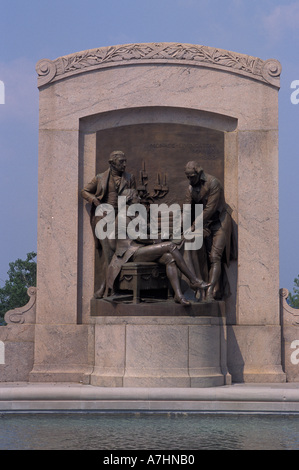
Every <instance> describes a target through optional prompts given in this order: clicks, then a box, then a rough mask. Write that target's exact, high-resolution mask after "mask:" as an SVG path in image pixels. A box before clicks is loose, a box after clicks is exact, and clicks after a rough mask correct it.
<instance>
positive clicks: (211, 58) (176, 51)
mask: <svg viewBox="0 0 299 470" xmlns="http://www.w3.org/2000/svg"><path fill="white" fill-rule="evenodd" d="M132 63H134V64H138V63H178V64H186V65H192V66H202V67H212V68H220V69H223V70H229V71H231V72H234V73H237V74H241V75H247V76H251V77H252V78H255V79H257V80H260V81H262V82H265V83H269V84H271V85H274V86H276V87H278V88H279V86H280V80H279V77H280V73H281V65H280V63H279V62H278V61H277V60H276V59H268V60H266V61H263V60H261V59H259V58H257V57H252V56H248V55H245V54H237V53H236V52H231V51H226V50H223V49H218V48H214V47H207V46H199V45H192V44H180V43H159V44H156V43H150V44H126V45H121V46H111V47H101V48H98V49H90V50H86V51H82V52H77V53H75V54H71V55H67V56H64V57H59V58H58V59H55V60H50V59H42V60H40V61H38V63H37V64H36V71H37V74H38V86H39V87H41V86H43V85H46V84H48V83H50V82H53V81H55V80H59V79H62V78H65V77H67V76H70V75H74V74H78V73H82V72H88V71H91V70H95V69H98V68H105V67H110V66H115V65H127V64H132Z"/></svg>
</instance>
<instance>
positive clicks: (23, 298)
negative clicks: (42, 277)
mask: <svg viewBox="0 0 299 470" xmlns="http://www.w3.org/2000/svg"><path fill="white" fill-rule="evenodd" d="M35 258H36V253H35V252H34V251H32V252H30V253H27V257H26V259H25V260H22V259H20V258H18V259H17V260H16V261H14V262H12V263H9V270H8V272H7V275H8V279H7V280H6V281H5V284H4V287H2V288H0V324H1V322H3V319H4V315H5V313H6V312H7V311H8V310H12V309H14V308H17V307H23V305H26V304H27V303H28V301H29V296H28V294H27V289H28V288H29V287H34V286H36V261H35Z"/></svg>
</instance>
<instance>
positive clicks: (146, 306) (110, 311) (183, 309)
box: [90, 295, 225, 317]
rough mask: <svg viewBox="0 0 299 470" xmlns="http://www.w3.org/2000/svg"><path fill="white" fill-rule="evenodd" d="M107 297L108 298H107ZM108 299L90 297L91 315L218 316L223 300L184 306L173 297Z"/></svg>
mask: <svg viewBox="0 0 299 470" xmlns="http://www.w3.org/2000/svg"><path fill="white" fill-rule="evenodd" d="M108 299H109V300H108ZM108 299H91V302H90V313H91V315H92V316H96V317H101V316H133V317H134V316H161V317H164V316H167V317H169V316H170V317H171V316H186V317H190V316H191V317H193V316H200V317H206V316H208V317H220V316H222V314H223V313H222V311H224V308H225V304H224V302H216V301H213V302H191V305H188V306H184V305H181V304H177V303H175V302H174V300H173V299H167V300H164V301H163V300H159V301H157V300H154V299H153V300H152V301H151V300H150V299H146V300H144V301H141V302H140V303H138V304H136V303H133V299H132V296H130V295H127V296H118V297H109V298H108Z"/></svg>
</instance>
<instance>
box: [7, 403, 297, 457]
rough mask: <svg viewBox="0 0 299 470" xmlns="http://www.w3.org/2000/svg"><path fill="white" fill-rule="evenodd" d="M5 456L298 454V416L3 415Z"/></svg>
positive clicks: (175, 414)
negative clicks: (78, 452)
mask: <svg viewBox="0 0 299 470" xmlns="http://www.w3.org/2000/svg"><path fill="white" fill-rule="evenodd" d="M0 449H1V450H26V449H27V450H119V449H121V450H124V449H125V450H130V449H134V450H150V449H155V450H287V449H289V450H298V449H299V415H295V414H291V415H284V414H283V415H277V414H275V415H272V414H257V415H255V414H253V415H251V414H250V415H249V414H205V413H190V414H189V413H165V414H160V413H97V412H96V413H94V412H90V413H85V412H84V413H81V412H74V413H59V414H58V413H40V414H39V413H32V414H31V413H16V414H14V413H0Z"/></svg>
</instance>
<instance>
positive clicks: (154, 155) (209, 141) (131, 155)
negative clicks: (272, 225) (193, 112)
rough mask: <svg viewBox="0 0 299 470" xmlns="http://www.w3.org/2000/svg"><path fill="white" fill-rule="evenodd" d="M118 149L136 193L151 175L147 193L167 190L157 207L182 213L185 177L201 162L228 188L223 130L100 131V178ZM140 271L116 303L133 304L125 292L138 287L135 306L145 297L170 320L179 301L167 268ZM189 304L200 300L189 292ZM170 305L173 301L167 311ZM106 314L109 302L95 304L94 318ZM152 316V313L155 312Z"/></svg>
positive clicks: (131, 268) (129, 273) (132, 271)
mask: <svg viewBox="0 0 299 470" xmlns="http://www.w3.org/2000/svg"><path fill="white" fill-rule="evenodd" d="M116 149H119V150H122V151H123V152H124V153H125V155H126V159H127V167H126V171H127V172H128V173H130V174H133V175H134V177H135V179H136V187H137V189H138V188H140V185H142V183H144V179H143V177H144V175H146V189H147V192H148V193H149V194H151V195H152V194H155V190H156V188H157V187H159V185H160V187H161V188H164V189H165V188H167V190H166V191H164V192H163V191H162V192H161V197H159V198H157V199H156V200H155V201H154V202H155V203H157V204H162V203H165V204H167V205H168V207H169V206H170V205H172V204H179V205H180V206H181V207H182V205H183V204H184V202H186V195H187V190H188V185H189V183H188V179H187V178H186V175H185V167H186V164H187V163H188V162H189V161H196V162H198V163H199V164H200V165H201V166H202V167H203V169H204V171H205V172H206V173H208V174H212V175H214V176H215V177H216V178H217V179H218V180H219V181H220V183H221V184H222V185H223V184H224V133H223V132H221V131H218V130H214V129H209V128H204V127H199V126H194V125H185V124H177V123H176V124H174V123H150V124H149V123H147V124H133V125H126V126H120V127H114V128H110V129H105V130H101V131H98V132H97V135H96V174H99V173H103V172H105V171H106V170H107V167H108V166H107V163H108V156H109V155H110V154H111V152H112V151H114V150H116ZM99 253H101V252H99V251H98V250H96V256H95V276H94V279H95V285H94V291H95V292H97V291H98V289H99V287H100V285H101V283H102V277H103V269H102V266H103V260H102V257H101V256H99ZM183 256H184V255H183ZM136 269H137V268H136V264H134V263H129V264H127V265H126V269H125V272H124V273H123V275H121V276H119V277H118V281H120V279H121V280H122V282H121V285H119V286H118V287H121V288H122V290H121V293H122V294H124V296H121V295H119V294H120V292H118V296H114V297H113V301H117V302H124V301H125V302H126V301H127V302H128V303H131V301H130V300H129V299H130V296H129V295H127V296H125V294H129V291H127V292H125V291H126V288H128V287H129V289H131V287H130V283H131V284H134V285H135V289H134V288H132V289H133V290H132V292H131V294H132V301H133V304H136V303H140V301H141V302H142V300H141V297H142V294H145V298H143V302H144V300H146V302H147V303H148V302H155V304H156V305H155V306H156V307H157V303H159V302H160V303H161V301H164V304H161V305H160V306H159V307H160V308H159V309H158V310H156V312H157V314H158V313H159V312H161V311H164V314H166V312H165V309H167V312H168V314H171V313H173V309H175V308H176V306H175V305H173V304H174V297H175V296H174V292H173V291H172V288H171V286H169V280H168V279H167V276H166V273H165V267H161V266H156V263H145V265H144V266H141V267H140V266H139V267H138V270H139V273H137V271H136ZM180 274H181V273H180ZM136 276H137V277H138V279H139V281H138V284H140V285H139V288H140V290H141V291H142V292H139V288H138V295H137V294H136V285H137V284H136V283H137V280H136V279H135V278H136ZM207 277H208V276H207V274H206V278H207ZM135 281H136V282H135ZM180 282H181V286H182V290H183V291H188V282H187V283H186V278H185V277H184V275H183V276H182V279H181V280H180ZM157 286H159V289H158V288H157ZM143 290H144V291H145V292H143ZM134 294H135V296H136V295H137V297H138V298H137V299H136V297H135V298H134ZM201 295H202V294H201ZM190 299H192V300H195V297H194V294H193V292H189V301H190ZM106 300H107V299H106ZM111 300H112V299H110V301H111ZM165 300H168V303H167V306H166V305H165ZM197 302H198V300H197ZM139 306H140V305H139ZM131 307H133V309H132V308H131V309H130V310H129V311H130V313H132V314H134V312H135V310H134V305H132V303H131ZM190 307H191V309H188V313H189V314H190V313H192V306H190ZM203 308H204V309H205V313H207V312H209V313H211V312H212V307H211V306H205V307H203ZM107 309H108V310H109V307H108V306H107V302H106V303H103V302H98V301H97V300H95V299H93V300H92V303H91V313H92V314H95V315H99V314H103V313H104V312H107ZM193 309H194V306H193ZM207 309H208V310H207ZM214 310H215V306H214ZM216 310H217V309H216ZM216 310H215V311H216ZM126 311H128V310H126ZM139 312H140V309H139ZM149 312H151V313H152V309H150V310H149ZM217 312H218V310H217ZM118 313H119V312H118ZM143 313H146V310H145V309H143ZM186 314H187V312H186ZM217 314H218V313H217Z"/></svg>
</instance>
